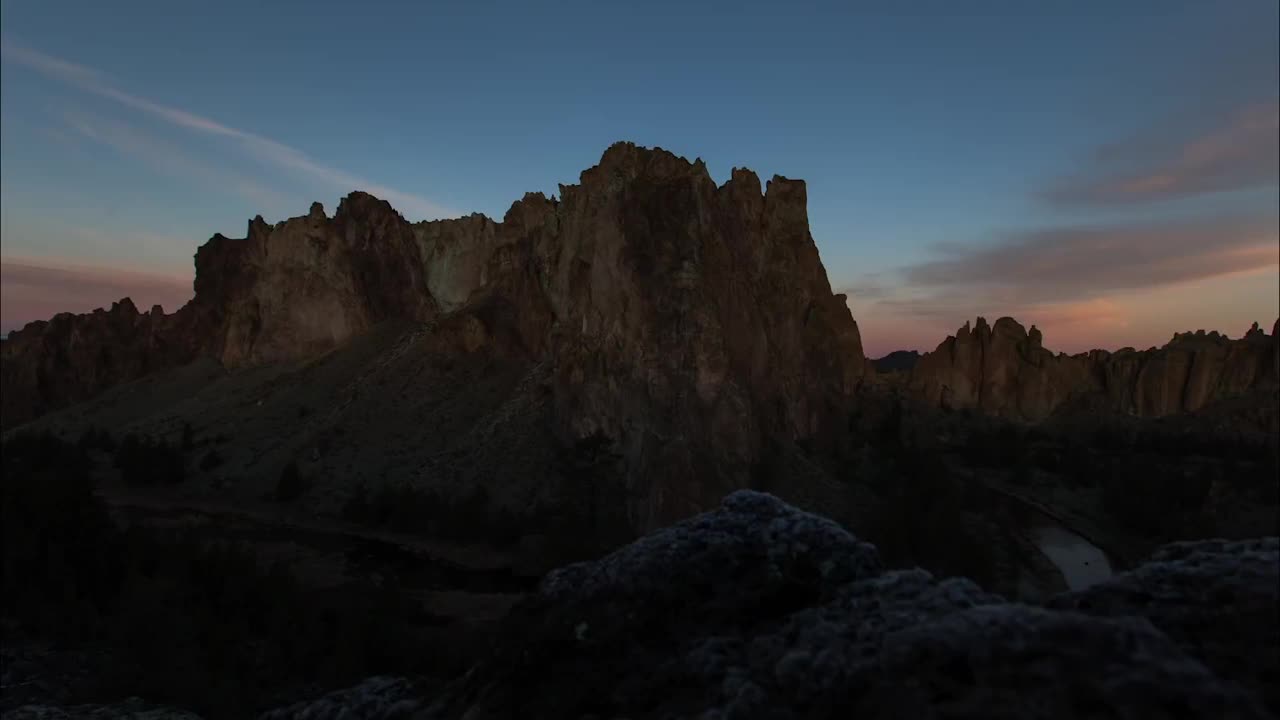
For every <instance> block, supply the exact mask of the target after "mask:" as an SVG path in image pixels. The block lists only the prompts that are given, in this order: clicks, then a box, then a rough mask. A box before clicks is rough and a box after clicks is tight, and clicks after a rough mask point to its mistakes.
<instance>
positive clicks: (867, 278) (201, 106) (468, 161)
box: [0, 0, 1280, 357]
mask: <svg viewBox="0 0 1280 720" xmlns="http://www.w3.org/2000/svg"><path fill="white" fill-rule="evenodd" d="M1278 8H1280V3H1276V2H1274V0H1232V1H1231V2H1222V3H1207V2H1203V1H1202V0H1201V1H1196V2H1183V1H1180V0H1152V1H1142V0H1131V1H1127V2H1123V3H1116V2H1110V1H1108V2H1085V1H1077V2H1066V1H1065V0H1043V1H1042V2H1035V3H1027V2H1017V1H1014V0H1009V1H1008V2H983V1H981V0H971V1H968V2H964V3H956V2H943V1H941V0H920V1H918V2H912V3H878V2H877V3H873V2H840V3H834V2H833V3H807V2H796V3H779V2H776V1H773V2H733V3H726V2H700V3H688V2H664V1H656V2H645V3H620V2H616V3H615V2H599V1H598V0H597V1H595V2H557V3H524V2H521V3H514V2H513V3H495V2H485V1H484V0H471V1H469V2H457V3H452V2H375V3H367V4H365V5H355V4H352V3H350V2H342V3H336V2H323V1H319V0H315V1H310V2H291V1H284V0H276V1H273V2H261V1H260V0H258V1H256V2H239V1H238V0H237V1H229V2H219V3H196V2H193V1H191V0H164V1H159V0H156V1H150V2H134V1H130V0H119V1H118V2H112V3H103V2H63V1H60V0H12V1H10V0H0V41H2V44H3V53H2V55H0V159H2V162H0V330H3V331H8V330H10V329H12V328H14V327H20V326H21V325H22V324H24V323H25V322H27V321H30V320H35V319H42V318H48V317H49V316H51V315H52V314H54V313H55V312H60V311H64V310H66V311H76V312H85V311H89V310H92V309H93V308H95V307H100V306H109V305H110V303H111V302H112V301H113V300H116V299H119V298H120V297H122V296H124V295H129V296H131V297H132V298H133V300H134V301H135V303H136V304H137V305H138V306H139V307H142V308H147V307H150V306H151V305H153V304H157V303H158V304H161V305H163V306H164V308H165V309H166V311H169V312H172V311H173V310H175V309H177V307H179V306H180V305H181V304H182V303H183V302H185V301H186V300H187V299H189V298H190V296H191V294H192V292H191V279H192V258H193V255H194V252H195V248H196V247H197V246H198V245H199V244H201V243H202V242H204V241H205V240H206V239H208V237H209V236H211V235H213V234H214V233H215V232H221V233H223V234H225V235H228V236H231V237H241V236H243V234H244V227H245V224H246V220H247V219H248V218H251V217H253V216H254V215H258V214H261V215H262V216H263V217H264V218H266V219H267V220H268V221H271V222H274V221H279V220H282V219H285V218H287V217H292V216H296V215H302V214H305V213H306V211H307V208H308V206H309V205H310V203H311V202H312V201H315V200H318V201H320V202H322V203H323V204H324V205H325V206H326V207H327V208H328V209H329V211H330V212H332V210H333V209H334V208H335V207H336V204H337V200H338V199H339V198H341V197H342V196H344V195H346V194H347V193H348V192H350V191H352V190H355V189H362V190H366V191H368V192H371V193H373V194H375V195H378V196H379V197H382V198H384V199H386V200H388V201H389V202H391V204H392V205H393V206H395V207H396V209H398V210H399V211H400V212H401V213H402V214H404V215H405V216H406V217H407V218H408V219H409V220H421V219H428V218H438V217H450V216H458V215H464V214H468V213H471V212H483V213H485V214H488V215H490V216H492V217H498V218H500V217H501V216H502V215H503V213H504V212H505V210H506V209H507V208H508V207H509V206H510V204H511V203H512V202H513V201H514V200H516V199H518V198H520V197H522V196H523V194H524V193H525V192H527V191H535V192H536V191H541V192H545V193H547V194H548V195H550V194H553V193H554V192H555V191H556V189H557V184H559V183H566V184H567V183H572V182H576V181H577V178H578V174H579V173H580V172H581V171H582V170H583V169H585V168H587V167H590V166H591V165H593V164H595V163H596V162H597V161H598V160H599V158H600V155H601V153H602V152H603V151H604V149H605V148H606V147H607V146H608V145H609V144H610V143H612V142H614V141H617V140H631V141H634V142H636V143H639V144H642V145H649V146H654V145H657V146H661V147H663V148H666V149H668V150H671V151H673V152H676V153H677V154H680V155H684V156H685V157H687V158H689V159H690V160H692V159H694V158H695V157H700V158H702V159H703V160H704V161H705V162H706V164H707V166H708V168H709V170H710V172H711V174H712V177H714V178H715V179H716V180H717V181H718V182H723V181H724V180H726V179H728V176H729V173H730V170H731V168H733V167H749V168H751V169H753V170H755V171H756V172H757V173H759V174H760V175H761V176H762V177H763V178H768V177H770V176H772V175H773V174H775V173H776V174H780V175H784V176H787V177H792V178H802V179H804V180H806V181H807V183H808V197H809V220H810V228H811V230H812V233H813V236H814V240H815V242H816V243H817V245H818V248H819V251H820V253H821V255H822V259H823V262H824V264H825V266H826V269H827V273H828V275H829V277H830V279H831V283H832V286H833V288H834V289H835V290H836V291H837V292H843V293H846V294H847V295H848V296H849V305H850V309H851V311H852V313H853V315H854V318H855V319H856V320H857V321H858V323H859V326H860V328H861V330H862V336H863V344H864V346H865V348H866V351H867V353H868V355H870V356H873V357H874V356H879V355H883V354H885V353H887V352H889V351H891V350H896V349H918V350H930V349H933V348H934V347H935V346H936V345H937V344H938V343H939V342H940V341H941V340H942V339H943V338H944V337H945V336H946V335H947V334H950V333H954V332H955V330H956V328H958V327H959V326H961V325H963V324H964V322H965V321H966V320H972V319H973V318H974V317H975V316H978V315H983V316H986V317H987V318H988V319H989V320H991V321H994V320H995V318H997V317H1000V316H1003V315H1010V316H1013V317H1015V318H1017V319H1018V320H1019V321H1021V322H1022V323H1023V324H1024V325H1027V326H1030V325H1032V324H1035V325H1037V326H1038V327H1039V328H1040V329H1041V330H1042V331H1043V333H1044V338H1045V345H1046V347H1049V348H1050V349H1053V350H1061V351H1067V352H1078V351H1083V350H1087V349H1090V348H1095V347H1099V348H1109V349H1114V348H1118V347H1122V346H1134V347H1139V348H1143V347H1149V346H1154V345H1160V344H1163V343H1165V342H1167V341H1168V340H1169V339H1170V337H1172V335H1173V333H1174V332H1180V331H1185V330H1192V329H1197V328H1205V329H1217V330H1220V331H1222V332H1225V333H1226V334H1228V335H1230V336H1233V337H1235V336H1239V335H1241V334H1242V333H1243V332H1244V331H1245V329H1247V328H1248V326H1249V323H1251V322H1254V321H1257V322H1259V323H1261V324H1262V325H1263V326H1264V327H1266V328H1269V327H1270V326H1271V324H1272V322H1273V321H1274V320H1275V319H1276V318H1277V316H1280V232H1278V228H1280V219H1278V218H1280V208H1278V206H1277V190H1278V188H1277V185H1278V178H1277V175H1278V173H1277V163H1278V160H1277V154H1278V148H1277V139H1276V138H1277V130H1278V118H1280V91H1278V90H1277V83H1278V82H1280V70H1278V66H1277V53H1278V52H1280V34H1278V31H1277V27H1278V26H1280V18H1278V17H1277V14H1278V12H1280V11H1278Z"/></svg>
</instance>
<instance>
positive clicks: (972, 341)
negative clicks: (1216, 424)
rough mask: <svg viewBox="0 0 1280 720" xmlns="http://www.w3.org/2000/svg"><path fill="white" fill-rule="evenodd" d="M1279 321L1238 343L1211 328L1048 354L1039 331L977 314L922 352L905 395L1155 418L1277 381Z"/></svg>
mask: <svg viewBox="0 0 1280 720" xmlns="http://www.w3.org/2000/svg"><path fill="white" fill-rule="evenodd" d="M1278 333H1280V322H1278V323H1277V327H1276V329H1273V331H1272V334H1271V335H1270V336H1268V335H1267V334H1266V333H1265V332H1264V331H1262V330H1261V329H1259V328H1258V326H1257V324H1254V326H1253V327H1252V328H1251V329H1250V330H1249V331H1248V332H1247V333H1246V334H1245V336H1244V337H1243V338H1241V339H1239V340H1231V339H1229V338H1227V337H1225V336H1223V335H1220V334H1218V333H1216V332H1211V333H1207V334H1206V333H1205V332H1204V331H1199V332H1196V333H1183V334H1178V335H1175V336H1174V338H1173V340H1172V341H1170V342H1169V344H1167V345H1165V346H1164V347H1161V348H1153V349H1150V350H1144V351H1136V350H1133V349H1132V348H1124V349H1122V350H1119V351H1117V352H1115V353H1109V352H1106V351H1102V350H1095V351H1092V352H1089V353H1082V354H1079V355H1064V354H1057V355H1055V354H1053V353H1052V352H1050V351H1048V350H1046V349H1044V347H1043V346H1042V341H1043V340H1042V336H1041V334H1040V331H1039V330H1037V329H1036V328H1035V327H1034V326H1033V327H1032V328H1031V330H1030V331H1027V330H1025V329H1024V328H1023V327H1022V326H1021V325H1020V324H1018V323H1017V322H1016V321H1015V320H1013V319H1012V318H1008V317H1003V318H1000V319H999V320H997V321H996V323H995V325H994V326H989V325H988V324H987V322H986V320H985V319H984V318H978V321H977V323H976V324H975V325H974V327H973V329H972V330H971V329H970V326H969V324H968V323H965V326H964V327H963V328H961V329H960V330H959V331H958V332H957V333H956V334H955V335H954V336H949V337H948V338H947V339H946V340H944V341H943V342H942V343H941V344H940V345H938V348H937V349H936V350H935V351H933V352H931V353H926V354H925V355H924V356H923V357H921V358H920V361H919V363H917V365H916V367H915V368H914V370H913V371H912V373H911V378H910V381H909V387H910V389H911V392H912V393H913V394H914V395H916V396H917V397H918V398H920V399H922V400H924V401H925V402H927V403H929V404H931V405H935V406H938V407H945V408H952V409H961V408H973V409H977V410H981V411H983V412H986V413H990V414H993V415H999V416H1004V417H1013V418H1021V419H1025V420H1031V421H1037V420H1042V419H1044V418H1046V417H1048V416H1049V415H1051V414H1053V413H1054V412H1055V411H1056V410H1058V409H1059V408H1061V407H1063V406H1064V405H1065V404H1067V403H1068V402H1073V403H1081V404H1084V405H1087V406H1088V407H1091V408H1095V409H1098V410H1103V411H1108V412H1118V413H1126V414H1131V415H1138V416H1143V417H1160V416H1165V415H1173V414H1176V413H1180V412H1193V411H1196V410H1199V409H1201V408H1204V407H1205V406H1207V405H1209V404H1210V403H1213V402H1214V401H1217V400H1222V399H1226V398H1230V397H1234V396H1238V395H1242V394H1244V393H1247V392H1249V391H1252V390H1257V389H1268V388H1274V387H1276V386H1277V385H1280V334H1278Z"/></svg>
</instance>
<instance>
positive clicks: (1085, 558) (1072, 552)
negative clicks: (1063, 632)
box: [1031, 525, 1112, 590]
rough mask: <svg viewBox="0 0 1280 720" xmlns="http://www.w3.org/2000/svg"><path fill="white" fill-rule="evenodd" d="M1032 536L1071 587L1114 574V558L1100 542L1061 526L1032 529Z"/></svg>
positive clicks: (1080, 585)
mask: <svg viewBox="0 0 1280 720" xmlns="http://www.w3.org/2000/svg"><path fill="white" fill-rule="evenodd" d="M1031 538H1032V540H1034V541H1035V544H1036V547H1038V548H1040V552H1042V553H1044V554H1045V556H1046V557H1048V558H1049V561H1050V562H1052V563H1053V564H1054V565H1056V566H1057V568H1058V570H1059V571H1060V572H1061V573H1062V578H1063V579H1064V580H1066V582H1067V587H1068V588H1070V589H1071V590H1081V589H1084V588H1087V587H1089V586H1090V585H1096V584H1097V583H1100V582H1102V581H1103V580H1106V579H1107V578H1109V577H1111V574H1112V570H1111V561H1110V560H1109V559H1107V555H1106V553H1104V552H1102V550H1100V549H1099V548H1098V547H1097V546H1096V545H1094V544H1093V543H1091V542H1089V541H1088V540H1085V539H1084V538H1082V537H1080V536H1079V535H1077V534H1075V533H1073V532H1071V531H1070V530H1067V529H1066V528H1064V527H1062V526H1061V525H1038V526H1036V527H1033V528H1031Z"/></svg>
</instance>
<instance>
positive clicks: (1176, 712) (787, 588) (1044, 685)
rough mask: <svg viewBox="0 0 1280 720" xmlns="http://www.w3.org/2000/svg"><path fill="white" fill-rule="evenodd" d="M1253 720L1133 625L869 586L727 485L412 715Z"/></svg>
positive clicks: (773, 508)
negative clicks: (711, 506) (707, 505)
mask: <svg viewBox="0 0 1280 720" xmlns="http://www.w3.org/2000/svg"><path fill="white" fill-rule="evenodd" d="M517 716H519V717H555V718H582V717H597V718H615V717H627V718H633V719H636V718H706V719H711V718H716V719H721V718H723V719H725V720H728V719H730V718H733V719H737V718H778V719H782V718H802V717H803V718H823V717H833V718H834V717H860V718H903V717H911V718H1031V717H1034V718H1081V717H1084V718H1134V719H1137V718H1264V717H1266V716H1267V715H1266V713H1265V711H1264V710H1263V709H1262V708H1261V705H1260V704H1259V702H1258V700H1257V699H1256V698H1255V697H1254V696H1252V695H1251V694H1249V693H1248V692H1246V691H1245V690H1243V689H1241V688H1240V687H1238V686H1237V685H1235V684H1234V683H1232V682H1229V681H1226V680H1223V679H1222V678H1220V677H1219V676H1217V675H1215V674H1214V673H1213V672H1212V671H1211V670H1209V669H1208V668H1206V667H1205V666H1204V665H1203V664H1202V663H1200V662H1199V661H1198V660H1196V659H1194V658H1193V657H1192V656H1191V655H1189V654H1188V653H1187V652H1184V651H1183V650H1182V649H1180V648H1179V647H1178V646H1177V645H1176V644H1175V643H1174V642H1173V641H1172V640H1170V638H1169V637H1167V636H1166V635H1164V634H1163V633H1161V632H1160V631H1159V630H1157V629H1156V628H1154V627H1153V626H1152V625H1151V624H1150V623H1149V622H1147V621H1146V620H1144V619H1142V618H1133V617H1118V618H1099V617H1093V616H1090V615H1087V614H1081V613H1075V612H1060V611H1056V610H1049V609H1043V608H1033V607H1028V606H1023V605H1015V604H1009V603H1006V602H1004V601H1003V600H1002V599H1001V598H999V597H997V596H994V595H991V594H989V593H986V592H984V591H982V590H981V589H980V588H978V587H977V586H976V585H974V584H973V583H972V582H970V581H968V580H964V579H948V580H941V581H940V580H938V579H936V578H934V577H933V576H931V575H930V574H929V573H927V572H924V571H922V570H902V571H891V572H886V571H884V570H883V568H882V567H881V565H880V561H879V559H878V557H877V554H876V551H875V549H874V548H873V547H871V546H870V545H867V544H866V543H863V542H860V541H858V540H857V539H856V538H854V537H853V536H851V535H849V534H848V533H847V532H845V531H844V530H843V529H841V528H840V527H839V526H837V525H835V524H834V523H832V522H830V521H828V520H825V519H822V518H819V517H816V516H813V515H810V514H807V513H804V512H801V511H799V510H797V509H795V508H792V507H790V506H787V505H785V504H783V503H782V502H780V501H778V500H777V499H775V498H773V497H772V496H768V495H763V494H760V493H755V492H750V491H742V492H738V493H735V494H733V495H731V496H730V497H728V498H727V499H726V500H725V501H724V503H723V504H722V506H721V507H720V508H719V509H718V510H716V511H714V512H710V513H706V514H704V515H700V516H698V517H695V518H692V519H690V520H687V521H685V522H682V523H680V524H678V525H675V526H673V527H670V528H667V529H664V530H660V531H658V532H655V533H653V534H651V535H649V536H647V537H645V538H643V539H641V540H639V541H637V542H636V543H633V544H632V545H630V546H628V547H625V548H622V549H620V550H618V551H617V552H615V553H614V554H612V555H610V556H608V557H606V558H604V559H602V560H600V561H596V562H591V563H583V564H578V565H573V566H570V567H567V568H564V569H562V570H560V571H557V572H554V573H552V574H551V575H549V576H548V577H547V578H545V580H544V581H543V584H542V586H541V588H540V590H539V592H538V593H537V594H536V595H535V596H534V597H532V598H531V599H529V600H528V601H527V602H525V603H524V604H523V605H521V606H519V607H518V608H517V609H516V610H514V611H513V613H512V615H511V616H510V617H509V618H508V621H507V624H506V626H505V630H504V632H503V635H502V637H501V640H500V641H499V645H498V647H497V648H496V650H495V653H494V655H493V657H492V658H491V659H490V660H488V661H486V662H484V663H482V664H481V665H479V666H478V667H476V668H475V669H473V670H472V671H471V672H470V673H469V674H468V675H467V676H466V677H464V678H463V679H461V680H460V681H458V682H457V683H456V684H455V685H454V686H452V687H451V688H449V689H447V690H446V691H445V692H444V693H442V695H441V696H440V697H439V698H438V699H437V700H436V701H435V702H434V703H432V705H431V706H430V707H429V708H428V709H426V710H424V711H423V712H422V713H420V714H419V717H422V718H435V719H445V718H464V717H465V718H467V719H468V720H484V719H486V718H506V717H517Z"/></svg>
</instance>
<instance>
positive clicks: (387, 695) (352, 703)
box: [260, 676, 422, 720]
mask: <svg viewBox="0 0 1280 720" xmlns="http://www.w3.org/2000/svg"><path fill="white" fill-rule="evenodd" d="M421 706H422V700H421V691H420V689H419V688H418V687H417V686H416V685H415V683H414V682H413V681H411V680H408V679H405V678H397V677H381V676H379V677H371V678H369V679H367V680H365V681H364V682H361V683H360V684H359V685H354V686H352V687H349V688H344V689H342V690H336V691H334V692H331V693H327V694H326V695H324V696H323V697H319V698H316V699H314V700H305V701H302V702H298V703H295V704H293V705H290V706H288V707H284V708H279V709H276V710H271V711H269V712H266V713H263V714H262V716H261V718H260V720H357V719H358V720H404V719H405V718H409V717H412V716H413V713H414V712H415V711H417V710H418V709H419V708H420V707H421Z"/></svg>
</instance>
